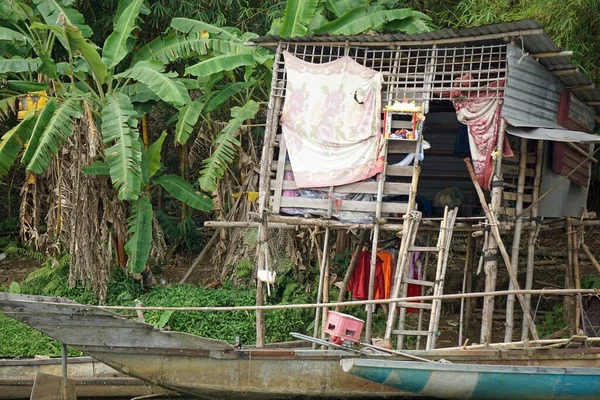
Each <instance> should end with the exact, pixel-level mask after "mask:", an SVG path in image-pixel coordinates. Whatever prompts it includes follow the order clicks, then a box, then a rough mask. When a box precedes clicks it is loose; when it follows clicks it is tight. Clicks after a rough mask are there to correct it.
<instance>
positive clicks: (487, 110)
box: [450, 74, 513, 190]
mask: <svg viewBox="0 0 600 400" xmlns="http://www.w3.org/2000/svg"><path fill="white" fill-rule="evenodd" d="M472 79H473V78H472V76H471V74H464V75H462V76H461V77H459V78H457V79H456V82H457V85H456V86H455V87H454V88H453V89H452V91H451V93H450V99H451V100H452V104H453V105H454V108H455V109H456V116H457V118H458V121H459V122H461V123H463V124H465V125H467V126H468V127H469V147H470V149H471V159H472V160H473V168H474V169H475V175H476V176H477V182H478V183H479V184H480V185H481V187H482V188H484V189H485V190H490V183H491V181H492V176H493V174H494V158H495V157H493V152H494V150H495V149H496V147H497V145H498V136H499V134H500V129H502V117H501V112H502V100H503V97H504V91H502V90H498V89H497V88H502V87H504V84H505V80H503V79H502V80H498V81H496V82H492V83H490V84H489V85H488V86H487V87H488V88H490V90H489V91H485V88H481V90H480V91H475V92H471V91H469V92H466V91H461V87H470V86H471V85H472V82H471V80H472ZM502 154H503V155H504V156H505V157H512V155H513V152H512V150H511V149H510V144H509V143H508V138H507V137H506V136H505V137H504V143H503V144H502Z"/></svg>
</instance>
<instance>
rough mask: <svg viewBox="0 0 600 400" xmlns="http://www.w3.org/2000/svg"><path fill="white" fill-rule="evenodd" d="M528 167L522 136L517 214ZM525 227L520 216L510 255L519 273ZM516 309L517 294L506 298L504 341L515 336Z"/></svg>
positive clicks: (521, 201) (514, 268) (525, 140)
mask: <svg viewBox="0 0 600 400" xmlns="http://www.w3.org/2000/svg"><path fill="white" fill-rule="evenodd" d="M526 168H527V139H524V138H521V151H520V155H519V178H518V181H517V204H516V211H515V212H516V214H517V215H519V214H521V211H523V190H524V189H525V170H526ZM522 228H523V217H519V218H518V219H517V220H516V221H515V229H514V232H513V243H512V252H511V256H510V263H511V265H512V269H513V272H514V273H515V274H518V273H519V249H520V247H521V233H522ZM512 289H514V288H513V285H512V282H509V284H508V290H512ZM514 309H515V296H508V297H507V298H506V331H505V333H504V341H505V342H510V341H511V340H512V336H513V328H514V314H513V312H514Z"/></svg>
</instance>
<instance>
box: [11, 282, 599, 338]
mask: <svg viewBox="0 0 600 400" xmlns="http://www.w3.org/2000/svg"><path fill="white" fill-rule="evenodd" d="M527 293H529V294H531V295H539V296H551V295H554V296H570V295H574V294H581V295H598V294H600V291H599V290H598V289H579V290H577V289H532V290H524V289H519V290H512V291H510V290H497V291H495V292H474V293H457V294H443V295H438V296H414V297H397V298H390V299H378V300H355V301H345V302H342V303H329V304H322V303H319V304H317V303H312V304H279V305H266V306H235V307H148V306H144V307H135V306H90V305H86V304H76V303H75V304H69V307H75V308H79V309H81V310H84V311H85V310H86V309H89V308H99V309H102V310H124V311H125V310H126V311H137V310H139V309H141V310H143V311H189V312H224V311H256V310H263V311H269V310H294V309H305V308H323V307H337V306H338V305H339V306H340V307H354V306H363V305H367V304H392V303H399V302H403V301H413V300H414V301H430V300H436V299H438V300H456V299H461V298H465V299H472V298H479V297H485V296H507V295H509V294H516V295H523V294H527ZM19 301H20V302H22V303H36V302H37V301H36V300H19ZM44 304H52V305H58V306H64V305H65V304H64V303H56V302H44ZM3 312H4V311H3ZM4 313H5V314H17V313H21V311H6V312H4ZM536 340H537V339H536Z"/></svg>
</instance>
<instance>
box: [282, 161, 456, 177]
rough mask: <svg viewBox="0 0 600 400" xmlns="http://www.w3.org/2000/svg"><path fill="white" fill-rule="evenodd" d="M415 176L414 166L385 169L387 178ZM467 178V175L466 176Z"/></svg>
mask: <svg viewBox="0 0 600 400" xmlns="http://www.w3.org/2000/svg"><path fill="white" fill-rule="evenodd" d="M277 169H278V165H277V162H272V163H271V171H274V172H276V171H277ZM284 171H285V172H292V165H291V164H290V162H289V161H286V163H285V168H284ZM412 174H413V166H412V165H409V166H406V167H402V166H399V165H393V164H392V165H387V166H386V167H385V175H386V176H404V177H411V176H412ZM465 176H466V175H465Z"/></svg>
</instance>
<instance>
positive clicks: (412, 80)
mask: <svg viewBox="0 0 600 400" xmlns="http://www.w3.org/2000/svg"><path fill="white" fill-rule="evenodd" d="M282 50H285V51H288V52H289V53H290V54H292V55H294V56H296V57H298V58H300V59H302V60H304V61H307V62H311V63H319V64H321V63H327V62H330V61H334V60H337V59H339V58H341V57H344V56H346V55H347V56H349V57H351V58H352V59H354V60H355V61H356V62H358V63H359V64H362V65H364V66H366V67H368V68H371V69H374V70H376V71H379V72H381V73H382V75H383V77H384V84H383V87H382V100H383V104H387V103H388V102H393V101H394V100H402V99H408V100H409V101H412V100H415V102H416V103H417V104H421V105H423V109H424V110H425V112H427V110H428V104H429V101H431V100H443V99H449V98H450V97H454V98H456V97H502V96H503V93H504V80H505V78H506V73H507V61H506V52H507V45H505V44H495V45H481V46H471V47H435V46H430V47H423V48H416V47H399V46H396V47H391V48H381V47H365V46H345V45H344V44H340V45H339V46H332V45H328V46H321V45H311V44H305V43H283V44H282ZM274 72H275V73H276V74H277V82H276V85H275V87H274V89H273V95H274V96H276V97H282V98H283V97H285V81H286V71H285V63H284V60H283V55H280V57H279V58H278V60H277V61H276V63H275V66H274Z"/></svg>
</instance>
